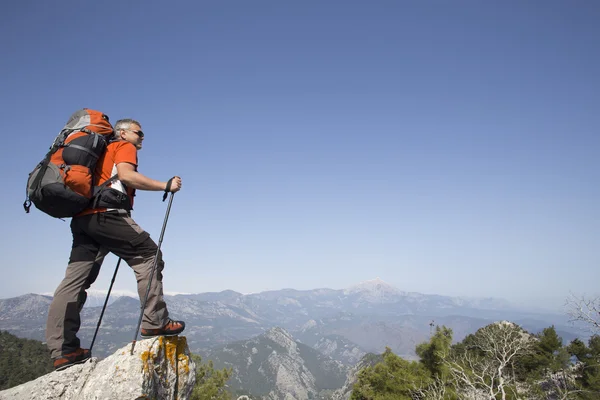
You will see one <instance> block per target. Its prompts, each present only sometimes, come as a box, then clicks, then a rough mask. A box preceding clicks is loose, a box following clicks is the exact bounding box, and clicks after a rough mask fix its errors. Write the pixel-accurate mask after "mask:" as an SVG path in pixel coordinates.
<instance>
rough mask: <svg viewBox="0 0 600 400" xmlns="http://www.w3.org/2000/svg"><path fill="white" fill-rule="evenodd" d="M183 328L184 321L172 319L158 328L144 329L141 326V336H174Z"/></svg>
mask: <svg viewBox="0 0 600 400" xmlns="http://www.w3.org/2000/svg"><path fill="white" fill-rule="evenodd" d="M184 329H185V322H183V321H173V320H172V319H168V320H167V324H166V325H165V326H163V327H162V328H160V329H144V328H142V331H141V335H142V337H152V336H174V335H178V334H179V333H181V332H182V331H183V330H184Z"/></svg>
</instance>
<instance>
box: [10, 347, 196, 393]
mask: <svg viewBox="0 0 600 400" xmlns="http://www.w3.org/2000/svg"><path fill="white" fill-rule="evenodd" d="M195 381H196V365H195V363H194V362H193V361H192V358H191V354H190V350H189V348H188V345H187V341H186V338H185V337H183V336H181V337H179V336H173V337H157V338H152V339H145V340H141V341H139V342H137V343H136V346H135V351H134V353H133V355H131V344H128V345H127V346H125V347H123V348H121V349H119V350H117V351H116V352H115V353H114V354H112V355H111V356H109V357H107V358H105V359H103V360H101V361H99V360H98V359H97V358H94V357H92V358H91V359H90V360H88V361H87V362H85V363H83V364H79V365H74V366H72V367H69V368H67V369H65V370H63V371H54V372H51V373H49V374H46V375H44V376H41V377H39V378H38V379H36V380H34V381H31V382H27V383H24V384H22V385H20V386H16V387H13V388H11V389H8V390H4V391H0V400H31V399H47V400H92V399H93V400H121V399H122V400H132V399H136V400H158V399H160V400H176V399H177V400H187V399H189V397H190V396H191V393H192V390H193V388H194V384H195Z"/></svg>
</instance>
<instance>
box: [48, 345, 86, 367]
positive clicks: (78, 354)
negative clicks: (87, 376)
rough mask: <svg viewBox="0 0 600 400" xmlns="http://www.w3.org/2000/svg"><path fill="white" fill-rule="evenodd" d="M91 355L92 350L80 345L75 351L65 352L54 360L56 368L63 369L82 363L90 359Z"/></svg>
mask: <svg viewBox="0 0 600 400" xmlns="http://www.w3.org/2000/svg"><path fill="white" fill-rule="evenodd" d="M91 356H92V352H90V351H89V350H88V349H82V348H81V347H80V348H78V349H77V350H75V351H74V352H72V353H67V354H63V355H62V356H61V357H60V358H57V359H56V360H54V370H55V371H62V370H63V369H65V368H69V367H70V366H71V365H75V364H81V363H83V362H86V361H87V360H89V358H90V357H91Z"/></svg>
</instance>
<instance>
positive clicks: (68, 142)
mask: <svg viewBox="0 0 600 400" xmlns="http://www.w3.org/2000/svg"><path fill="white" fill-rule="evenodd" d="M113 132H114V130H113V127H112V125H111V124H110V122H109V119H108V116H106V115H105V114H103V113H102V112H100V111H95V110H89V109H87V108H84V109H82V110H79V111H77V112H75V113H74V114H73V115H71V118H70V119H69V121H68V122H67V124H66V125H65V126H64V128H63V129H62V130H61V131H60V133H59V134H58V136H57V137H56V139H55V140H54V143H53V144H52V146H50V151H49V152H48V154H46V157H45V158H44V159H43V160H42V161H41V162H40V163H39V164H38V165H37V166H36V167H35V169H34V170H33V171H32V172H31V173H30V174H29V179H28V180H27V198H26V199H25V203H23V207H24V208H25V212H29V209H30V208H31V203H33V204H34V205H35V206H36V207H37V208H38V209H39V210H41V211H43V212H45V213H46V214H48V215H51V216H53V217H56V218H67V217H73V216H75V215H77V214H78V213H80V212H81V211H83V210H84V209H85V208H87V207H88V206H89V205H90V202H91V199H92V198H93V197H94V196H95V195H97V194H98V193H99V192H100V191H102V189H104V187H106V185H107V184H108V183H110V181H108V182H106V183H105V184H103V185H102V186H95V182H94V170H95V169H96V163H97V161H98V159H99V158H100V156H101V155H102V154H103V153H104V152H105V150H106V146H107V145H108V142H109V141H110V140H111V138H112V134H113Z"/></svg>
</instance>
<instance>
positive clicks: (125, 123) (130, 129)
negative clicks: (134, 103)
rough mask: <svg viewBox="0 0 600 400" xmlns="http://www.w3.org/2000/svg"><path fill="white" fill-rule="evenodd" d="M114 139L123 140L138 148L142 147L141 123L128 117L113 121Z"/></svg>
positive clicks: (142, 133)
mask: <svg viewBox="0 0 600 400" xmlns="http://www.w3.org/2000/svg"><path fill="white" fill-rule="evenodd" d="M115 139H118V140H125V141H126V142H129V143H131V144H133V145H134V146H135V147H136V148H137V149H138V150H140V149H141V148H142V141H143V140H144V132H142V125H141V124H140V123H139V122H137V121H136V120H134V119H130V118H125V119H120V120H118V121H117V122H116V123H115Z"/></svg>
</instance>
